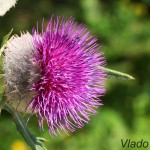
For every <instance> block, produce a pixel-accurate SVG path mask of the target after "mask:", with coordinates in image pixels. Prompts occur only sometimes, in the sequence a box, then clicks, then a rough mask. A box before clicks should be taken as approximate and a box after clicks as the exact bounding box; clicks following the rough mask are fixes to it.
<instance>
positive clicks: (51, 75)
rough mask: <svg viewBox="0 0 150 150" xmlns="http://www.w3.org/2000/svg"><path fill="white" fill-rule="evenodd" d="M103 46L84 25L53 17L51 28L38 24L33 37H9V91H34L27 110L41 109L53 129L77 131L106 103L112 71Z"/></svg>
mask: <svg viewBox="0 0 150 150" xmlns="http://www.w3.org/2000/svg"><path fill="white" fill-rule="evenodd" d="M23 39H24V40H23ZM20 42H22V44H20ZM12 43H14V44H12ZM25 43H26V44H25ZM10 44H11V46H10ZM26 46H27V47H26ZM12 47H13V48H12ZM16 49H17V50H16ZM99 49H100V45H99V44H98V43H97V38H96V37H95V36H92V35H91V34H90V32H89V31H88V29H87V28H86V27H85V26H84V25H83V24H80V25H78V24H77V23H76V22H75V21H74V19H72V18H70V19H68V20H65V19H64V18H62V19H61V18H60V17H57V20H53V19H52V18H51V19H50V21H49V23H48V25H47V27H46V30H45V31H44V27H43V25H42V31H41V33H39V32H38V29H36V30H34V32H33V35H32V36H31V35H29V34H28V33H27V34H24V35H21V37H14V38H13V39H12V40H10V42H8V46H7V48H6V50H5V54H6V56H5V74H8V75H7V76H6V82H7V84H8V85H9V86H8V87H9V88H8V95H9V93H10V91H13V90H10V89H15V90H17V92H16V93H17V95H18V93H21V95H22V93H23V94H25V96H24V97H23V98H22V101H26V97H27V95H29V97H31V98H30V99H29V100H28V104H27V110H28V109H29V110H32V114H36V116H37V117H38V121H39V125H40V127H41V128H42V129H43V121H44V120H46V122H47V125H48V127H49V131H50V134H55V135H56V134H57V132H58V133H60V130H63V131H65V132H66V133H67V132H68V130H70V131H72V132H74V131H75V129H76V128H81V127H83V126H84V124H85V123H88V121H89V120H90V116H91V115H93V114H95V113H96V110H95V108H97V107H98V106H100V105H102V103H101V100H100V99H99V98H100V97H101V96H102V95H104V93H105V87H104V84H105V80H106V73H105V71H104V70H102V69H100V67H99V66H104V65H105V58H104V57H103V53H102V52H101V53H99ZM9 51H11V52H9ZM12 54H13V55H12ZM9 59H10V60H11V61H10V60H9ZM8 60H9V61H8ZM17 60H18V61H17ZM12 62H13V63H12ZM12 76H15V80H14V77H12ZM10 87H11V88H10ZM29 93H30V94H29ZM15 95H16V94H15ZM12 101H13V100H12Z"/></svg>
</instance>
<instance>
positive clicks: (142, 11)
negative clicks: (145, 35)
mask: <svg viewBox="0 0 150 150" xmlns="http://www.w3.org/2000/svg"><path fill="white" fill-rule="evenodd" d="M133 8H134V12H135V14H136V15H137V16H144V15H146V14H147V13H148V7H147V6H146V5H145V4H142V3H135V4H134V5H133Z"/></svg>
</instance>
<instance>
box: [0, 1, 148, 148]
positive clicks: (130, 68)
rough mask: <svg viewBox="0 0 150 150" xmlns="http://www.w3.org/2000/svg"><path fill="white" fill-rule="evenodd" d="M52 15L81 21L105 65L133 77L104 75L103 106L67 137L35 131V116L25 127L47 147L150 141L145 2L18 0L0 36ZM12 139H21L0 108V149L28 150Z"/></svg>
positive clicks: (2, 23) (114, 145)
mask: <svg viewBox="0 0 150 150" xmlns="http://www.w3.org/2000/svg"><path fill="white" fill-rule="evenodd" d="M52 14H54V15H60V16H67V17H70V16H73V17H74V18H75V19H76V21H78V22H79V23H81V22H82V23H84V24H86V25H87V26H88V28H89V29H90V30H91V31H92V32H93V33H94V34H96V35H97V36H98V38H99V43H101V45H102V46H103V48H102V49H101V50H103V51H105V56H106V58H107V67H109V68H111V69H114V70H118V71H122V72H125V73H128V74H131V75H132V76H134V77H135V78H136V80H134V81H126V80H116V79H109V80H108V81H107V93H106V95H105V96H104V97H103V98H102V99H103V103H104V106H102V107H101V108H99V110H98V114H97V115H96V116H92V117H91V121H90V123H89V124H88V125H85V127H84V128H82V129H78V130H77V132H75V133H70V136H67V135H65V134H62V136H58V137H53V138H52V137H51V136H50V135H49V133H48V128H47V127H45V130H44V131H40V130H39V127H38V123H37V119H36V118H35V117H33V118H32V119H31V121H30V122H29V123H28V126H29V128H30V129H31V131H32V132H33V133H34V134H36V135H38V136H43V137H44V138H46V139H47V140H48V142H46V143H45V144H46V147H47V148H48V150H121V149H122V146H121V139H124V140H126V139H131V140H134V141H139V140H141V139H143V140H146V141H148V142H149V144H150V128H149V127H150V1H149V0H43V1H42V0H32V1H31V0H19V1H18V3H17V5H16V7H15V9H14V8H13V9H11V10H10V11H9V12H8V13H7V14H6V15H5V16H4V17H1V18H0V40H1V41H2V38H3V36H4V35H6V34H7V33H8V32H9V31H10V30H11V28H13V29H14V31H13V33H14V34H15V33H17V34H19V32H20V31H26V30H28V31H29V32H32V28H33V27H35V26H36V22H37V20H38V21H39V23H40V22H41V21H42V19H43V18H44V19H45V22H47V21H48V19H49V18H50V17H51V15H52ZM18 140H19V141H20V142H22V141H23V139H22V137H21V136H20V135H19V134H18V133H17V132H16V129H15V125H14V123H13V122H12V119H11V117H10V115H9V114H8V113H7V112H5V111H2V115H1V116H0V150H29V149H30V148H29V147H27V146H25V148H24V149H23V146H20V147H19V146H17V145H16V147H15V148H14V143H15V141H18ZM149 147H150V145H149ZM124 149H125V148H124ZM127 149H129V148H127ZM142 149H144V148H140V150H142ZM147 149H150V148H147Z"/></svg>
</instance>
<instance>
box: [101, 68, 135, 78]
mask: <svg viewBox="0 0 150 150" xmlns="http://www.w3.org/2000/svg"><path fill="white" fill-rule="evenodd" d="M100 69H102V70H105V71H106V73H107V77H108V78H116V79H124V80H133V79H135V78H133V77H132V76H130V75H128V74H126V73H122V72H119V71H115V70H112V69H108V68H104V67H100Z"/></svg>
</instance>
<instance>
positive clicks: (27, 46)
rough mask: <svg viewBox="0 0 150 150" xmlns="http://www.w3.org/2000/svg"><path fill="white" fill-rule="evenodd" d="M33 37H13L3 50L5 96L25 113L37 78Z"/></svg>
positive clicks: (24, 34) (37, 70) (26, 34)
mask: <svg viewBox="0 0 150 150" xmlns="http://www.w3.org/2000/svg"><path fill="white" fill-rule="evenodd" d="M33 52H34V45H33V37H32V35H31V34H30V33H28V32H27V33H21V36H20V37H19V36H17V35H14V36H13V37H11V38H10V40H9V41H8V42H7V45H6V48H5V50H4V54H5V57H4V71H5V81H6V95H7V99H8V100H9V101H10V102H11V104H12V106H13V107H15V108H17V110H19V111H25V109H26V107H27V106H28V104H29V102H30V101H31V99H32V95H33V94H34V93H33V92H31V91H30V87H31V85H32V84H33V82H35V80H37V78H38V74H37V73H38V72H39V69H38V67H36V66H35V64H34V63H33V61H32V56H33V54H34V53H33Z"/></svg>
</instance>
